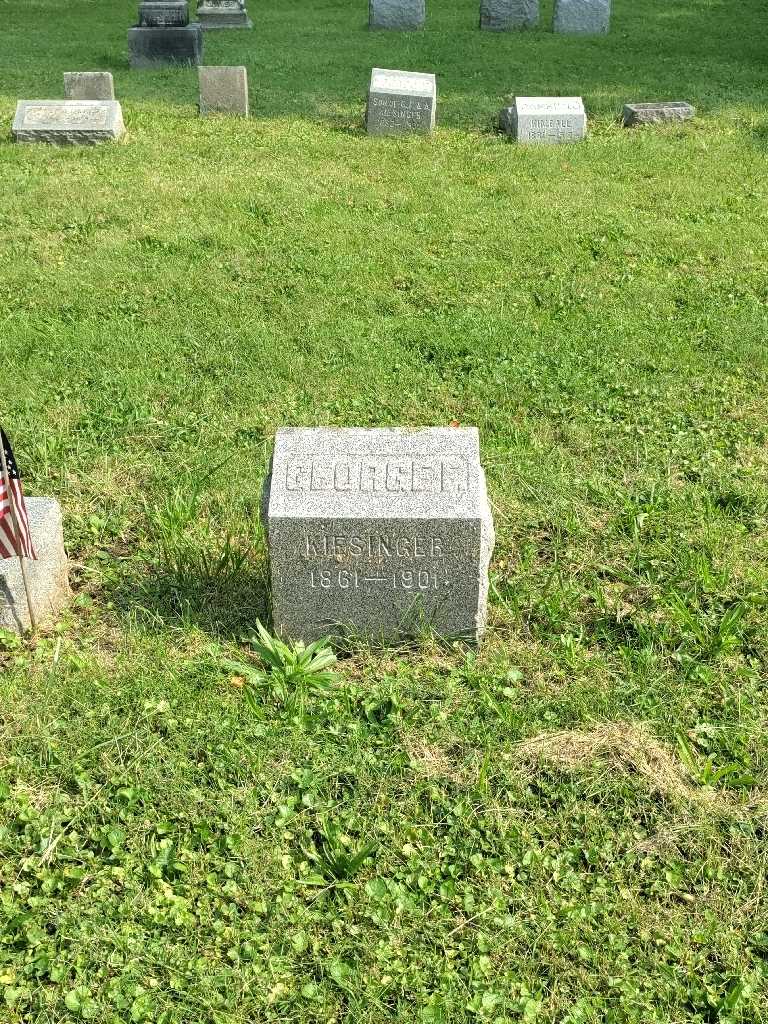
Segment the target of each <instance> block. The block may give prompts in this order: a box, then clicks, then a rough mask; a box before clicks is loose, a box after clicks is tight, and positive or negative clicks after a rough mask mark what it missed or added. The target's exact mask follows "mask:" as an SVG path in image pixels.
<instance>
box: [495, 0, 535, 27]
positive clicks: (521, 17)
mask: <svg viewBox="0 0 768 1024" xmlns="http://www.w3.org/2000/svg"><path fill="white" fill-rule="evenodd" d="M538 23H539V0H481V3H480V28H482V29H487V30H488V31H489V32H506V31H509V30H510V29H519V28H533V27H534V26H536V25H538Z"/></svg>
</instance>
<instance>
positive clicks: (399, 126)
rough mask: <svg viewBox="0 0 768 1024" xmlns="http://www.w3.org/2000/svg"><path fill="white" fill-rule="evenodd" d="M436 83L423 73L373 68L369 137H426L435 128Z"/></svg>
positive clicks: (370, 91) (367, 114)
mask: <svg viewBox="0 0 768 1024" xmlns="http://www.w3.org/2000/svg"><path fill="white" fill-rule="evenodd" d="M436 107H437V80H436V79H435V76H434V75H427V74H422V73H421V72H420V71H388V70H387V69H386V68H374V69H373V71H372V72H371V84H370V87H369V89H368V109H367V112H366V115H365V122H366V127H367V129H368V134H369V135H404V134H409V133H412V132H414V133H417V134H423V135H426V134H428V133H429V132H431V131H432V129H433V128H434V127H435V113H436Z"/></svg>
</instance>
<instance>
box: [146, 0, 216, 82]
mask: <svg viewBox="0 0 768 1024" xmlns="http://www.w3.org/2000/svg"><path fill="white" fill-rule="evenodd" d="M128 58H129V61H130V65H131V67H132V68H157V67H166V66H168V65H173V64H200V63H202V59H203V30H202V29H201V28H200V25H199V24H198V22H196V21H195V22H192V23H191V24H190V21H189V4H188V2H187V0H142V3H141V4H140V6H139V24H138V25H136V26H134V27H133V28H130V29H128Z"/></svg>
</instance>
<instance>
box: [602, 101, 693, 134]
mask: <svg viewBox="0 0 768 1024" xmlns="http://www.w3.org/2000/svg"><path fill="white" fill-rule="evenodd" d="M695 116H696V108H695V107H692V106H691V104H690V103H686V102H685V100H662V101H660V102H656V103H626V104H625V105H624V110H623V111H622V115H621V118H622V122H623V124H624V127H625V128H634V127H635V126H636V125H638V124H661V123H662V122H664V121H675V122H676V121H689V120H690V119H691V118H692V117H695Z"/></svg>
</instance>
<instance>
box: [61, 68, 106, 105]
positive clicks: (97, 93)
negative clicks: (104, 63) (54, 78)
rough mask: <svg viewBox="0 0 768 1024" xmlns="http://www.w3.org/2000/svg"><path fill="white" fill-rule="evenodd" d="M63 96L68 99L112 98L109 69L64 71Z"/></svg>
mask: <svg viewBox="0 0 768 1024" xmlns="http://www.w3.org/2000/svg"><path fill="white" fill-rule="evenodd" d="M64 96H65V98H66V99H68V100H113V99H114V98H115V85H114V81H113V79H112V74H111V73H110V72H109V71H65V72H64Z"/></svg>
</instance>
